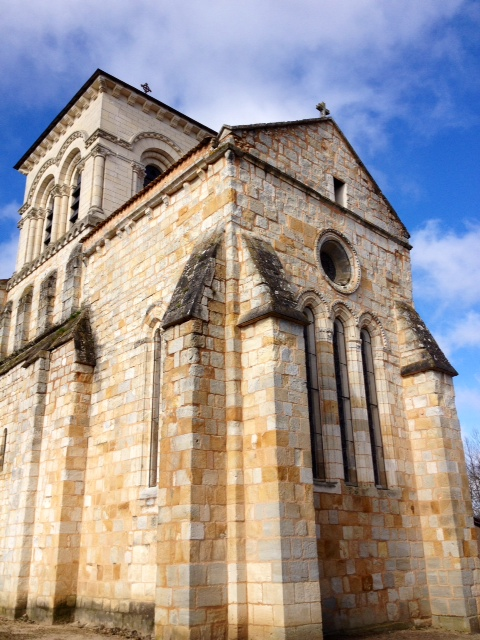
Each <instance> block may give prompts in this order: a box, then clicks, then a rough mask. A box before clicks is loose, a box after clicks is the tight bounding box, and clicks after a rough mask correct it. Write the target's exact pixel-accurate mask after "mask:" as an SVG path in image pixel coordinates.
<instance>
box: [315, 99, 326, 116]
mask: <svg viewBox="0 0 480 640" xmlns="http://www.w3.org/2000/svg"><path fill="white" fill-rule="evenodd" d="M315 108H316V109H318V111H320V115H321V117H322V118H325V117H326V116H329V115H330V109H327V105H326V104H325V102H319V103H318V104H317V106H316V107H315Z"/></svg>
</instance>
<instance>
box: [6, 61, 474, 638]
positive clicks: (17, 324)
mask: <svg viewBox="0 0 480 640" xmlns="http://www.w3.org/2000/svg"><path fill="white" fill-rule="evenodd" d="M320 109H321V110H320V113H319V117H315V118H309V119H305V120H299V121H293V122H274V123H267V124H250V125H244V126H227V125H225V126H223V127H222V129H221V131H220V132H216V131H213V130H212V129H209V128H208V127H206V126H204V125H202V124H200V123H199V122H196V121H195V120H193V119H192V118H190V117H188V116H186V115H184V114H182V113H179V112H178V111H176V110H175V109H173V108H171V107H169V106H167V105H165V104H163V103H162V102H160V101H159V100H156V99H154V98H152V97H151V96H150V95H148V94H147V93H144V92H142V91H140V90H137V89H135V88H134V87H132V86H129V85H128V84H126V83H124V82H122V81H121V80H119V79H117V78H115V77H113V76H111V75H109V74H107V73H105V72H103V71H101V70H98V71H96V72H95V73H94V74H93V76H92V77H91V78H90V79H89V80H88V81H87V82H86V83H85V85H84V86H83V87H82V88H81V89H80V90H79V91H78V93H77V94H76V95H75V96H74V97H73V98H72V100H71V101H70V102H69V103H68V104H67V105H66V107H65V108H64V109H63V110H62V111H61V112H60V113H59V115H58V116H57V117H56V118H55V120H54V121H53V122H52V123H51V125H50V126H49V127H48V128H47V129H46V130H45V131H44V132H43V133H42V134H41V135H40V137H39V138H38V139H37V140H36V141H35V143H34V144H33V145H32V146H31V147H30V149H28V151H27V152H26V153H25V155H24V156H23V157H22V158H21V159H20V160H19V161H18V163H17V165H16V167H15V168H16V169H17V170H18V171H20V172H21V173H22V174H24V175H25V176H26V191H25V194H26V195H25V203H24V205H23V206H22V208H21V209H20V216H21V217H20V222H19V227H20V229H21V233H20V242H19V249H18V261H17V265H16V271H15V273H14V274H13V275H12V277H11V278H10V279H9V280H4V281H1V283H0V305H1V315H0V358H1V359H0V384H1V387H2V393H1V395H0V614H2V615H6V616H10V617H19V616H22V615H24V614H27V615H28V616H29V618H31V619H34V620H38V621H44V622H48V623H55V622H60V621H66V620H76V621H79V622H82V623H92V622H95V623H97V624H101V623H102V624H105V625H107V626H112V627H127V628H133V629H136V630H138V632H139V633H141V634H149V633H152V634H153V633H154V634H155V637H156V638H163V639H167V638H168V639H171V640H173V639H177V638H178V639H180V638H181V639H187V638H188V639H191V640H200V639H206V640H209V639H217V640H220V639H225V640H226V639H228V640H247V639H249V640H266V639H269V640H286V639H295V640H306V639H315V640H319V639H320V638H322V637H323V636H327V635H329V634H335V633H337V634H338V633H339V632H340V633H341V634H342V633H344V632H345V631H347V630H352V629H360V628H366V627H373V626H382V625H384V626H385V628H389V627H395V626H400V625H404V626H408V625H414V624H420V623H423V624H433V625H434V626H439V627H448V628H453V629H458V630H473V629H476V628H477V627H478V613H479V609H478V607H479V605H480V602H479V601H478V596H479V595H480V593H479V590H478V587H477V586H476V585H477V584H478V583H479V582H480V580H479V579H478V576H477V573H478V570H479V560H478V547H477V539H476V532H475V529H474V526H473V519H472V512H471V505H470V499H469V492H468V483H467V478H466V473H465V463H464V456H463V449H462V443H461V439H460V430H459V424H458V419H457V414H456V410H455V397H454V390H453V385H452V378H453V377H454V376H455V375H456V372H455V370H454V369H453V367H452V366H451V365H450V363H449V362H448V361H447V359H446V358H445V356H444V355H443V353H442V352H441V350H440V348H439V347H438V345H437V343H436V342H435V340H434V338H433V337H432V336H431V334H430V333H429V331H428V329H427V328H426V326H425V324H424V323H423V322H422V320H421V318H420V317H419V316H418V314H417V312H416V311H415V308H414V306H413V302H412V283H411V266H410V257H409V251H410V248H411V247H410V245H409V234H408V232H407V230H406V229H405V227H404V225H403V224H402V222H401V221H400V219H399V217H398V216H397V214H396V212H395V211H394V209H393V208H392V205H391V204H390V203H389V202H388V200H387V199H386V197H385V196H384V195H383V194H382V192H381V190H380V189H379V187H378V186H377V184H376V183H375V181H374V180H373V178H372V177H371V175H370V174H369V172H368V170H367V169H366V167H365V166H364V165H363V163H362V161H361V160H360V158H359V157H358V155H357V154H356V153H355V151H354V149H353V148H352V147H351V145H350V144H349V142H348V140H347V139H346V138H345V136H344V135H343V133H342V131H341V130H340V129H339V127H338V125H337V124H336V123H335V121H334V120H333V119H332V118H331V117H329V116H328V114H327V112H326V110H325V109H322V108H321V107H320Z"/></svg>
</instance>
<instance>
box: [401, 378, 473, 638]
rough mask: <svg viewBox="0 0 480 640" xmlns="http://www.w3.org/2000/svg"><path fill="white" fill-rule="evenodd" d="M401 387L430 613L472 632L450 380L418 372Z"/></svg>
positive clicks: (469, 524)
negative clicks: (409, 440) (413, 469)
mask: <svg viewBox="0 0 480 640" xmlns="http://www.w3.org/2000/svg"><path fill="white" fill-rule="evenodd" d="M404 389H405V405H406V409H407V416H408V425H409V429H410V437H411V440H412V446H413V463H414V468H415V478H416V483H417V489H418V501H419V514H420V526H421V531H422V540H423V550H424V556H425V564H426V582H427V585H428V589H429V593H430V604H431V610H432V618H433V621H434V623H437V624H441V625H444V626H449V627H451V628H454V629H458V630H462V631H475V630H477V629H478V602H477V600H478V596H477V590H476V588H475V586H474V576H475V572H476V571H478V569H479V565H480V561H479V558H478V546H477V541H476V535H477V534H476V531H475V528H474V525H473V517H472V510H471V504H470V498H469V489H468V479H467V474H466V469H465V456H464V452H463V446H462V440H461V437H460V425H459V422H458V418H457V413H456V409H455V403H454V400H455V395H454V390H453V385H452V379H451V377H450V376H449V375H447V374H445V373H442V372H438V371H426V372H419V373H418V374H416V375H412V376H408V377H405V378H404Z"/></svg>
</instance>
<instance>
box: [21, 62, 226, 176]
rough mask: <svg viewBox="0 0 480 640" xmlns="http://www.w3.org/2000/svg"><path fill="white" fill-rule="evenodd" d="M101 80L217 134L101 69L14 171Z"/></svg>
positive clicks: (64, 109) (38, 139)
mask: <svg viewBox="0 0 480 640" xmlns="http://www.w3.org/2000/svg"><path fill="white" fill-rule="evenodd" d="M102 80H103V82H107V83H108V82H109V83H110V84H112V83H113V84H114V85H116V86H118V87H122V88H123V89H126V90H128V91H129V92H130V93H131V94H136V95H137V96H139V97H141V98H142V99H143V100H146V101H148V102H151V103H152V104H154V105H157V106H158V107H161V108H162V109H164V110H165V111H169V112H170V113H171V114H172V115H173V116H177V117H179V118H182V120H186V121H187V122H189V123H190V124H192V125H193V126H195V127H198V128H199V129H202V130H203V131H205V132H206V133H207V134H209V135H216V134H217V132H216V131H214V130H213V129H210V127H207V126H205V125H204V124H202V123H201V122H197V121H196V120H194V119H193V118H190V117H189V116H187V115H185V114H184V113H181V112H180V111H177V110H176V109H174V108H173V107H170V106H168V105H167V104H165V103H163V102H161V101H160V100H157V99H156V98H152V97H151V96H149V95H148V94H146V93H144V92H143V91H141V90H140V89H137V88H136V87H133V86H132V85H130V84H128V83H127V82H124V81H123V80H119V78H116V77H115V76H112V75H111V74H109V73H107V72H106V71H103V70H102V69H97V70H96V71H95V73H93V75H91V76H90V78H89V79H88V80H87V81H86V82H85V84H84V85H83V86H82V87H81V88H80V89H79V90H78V91H77V93H76V94H75V95H74V96H73V98H72V99H71V100H70V101H69V102H68V104H66V105H65V107H64V108H63V109H62V110H61V111H60V113H59V114H58V115H57V117H56V118H55V119H54V120H52V122H51V123H50V124H49V125H48V127H47V128H46V129H45V131H43V133H41V134H40V135H39V137H38V138H37V139H36V140H35V142H34V143H33V144H32V145H31V147H30V148H29V149H28V150H27V151H26V152H25V153H24V154H23V156H22V157H21V158H20V160H19V161H18V162H17V163H16V164H15V165H14V169H17V170H20V168H21V167H22V165H23V164H24V162H25V161H26V160H28V158H29V157H30V156H31V154H32V153H33V152H34V151H35V149H37V147H38V146H39V145H40V144H41V143H42V142H43V140H45V138H46V137H47V136H48V135H49V133H50V132H51V131H53V129H54V128H55V127H56V126H57V124H58V123H59V122H60V121H61V120H62V119H63V118H64V117H65V116H66V115H67V114H68V112H69V111H70V109H72V107H74V106H75V104H76V103H77V102H78V101H79V100H80V99H81V98H82V96H83V95H84V94H85V93H86V92H87V91H88V89H89V88H90V87H93V86H94V85H95V84H98V86H100V85H101V83H102Z"/></svg>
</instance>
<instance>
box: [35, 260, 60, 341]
mask: <svg viewBox="0 0 480 640" xmlns="http://www.w3.org/2000/svg"><path fill="white" fill-rule="evenodd" d="M56 287H57V272H56V271H55V272H54V273H52V274H50V275H49V276H48V277H47V278H45V280H43V282H42V283H41V284H40V298H39V301H38V323H37V324H38V333H39V334H42V333H44V332H45V331H46V330H47V329H49V328H50V327H51V326H52V320H53V310H54V306H55V290H56Z"/></svg>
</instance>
